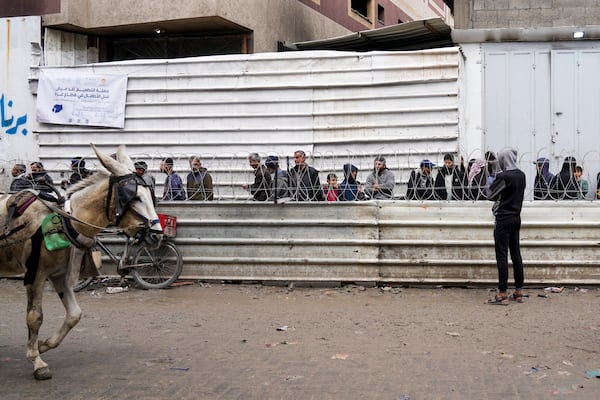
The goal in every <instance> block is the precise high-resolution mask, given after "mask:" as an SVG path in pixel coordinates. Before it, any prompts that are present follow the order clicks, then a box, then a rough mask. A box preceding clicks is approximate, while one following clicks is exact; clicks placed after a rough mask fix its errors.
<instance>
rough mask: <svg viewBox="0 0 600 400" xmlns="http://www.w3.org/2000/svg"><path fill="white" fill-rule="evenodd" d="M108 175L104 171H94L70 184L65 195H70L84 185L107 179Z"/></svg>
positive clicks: (83, 187)
mask: <svg viewBox="0 0 600 400" xmlns="http://www.w3.org/2000/svg"><path fill="white" fill-rule="evenodd" d="M109 176H110V175H109V174H108V173H107V172H105V171H96V172H94V173H93V174H92V175H90V176H88V177H87V178H85V179H83V180H81V181H79V182H77V183H76V184H74V185H72V186H71V187H70V188H69V189H68V190H67V197H71V195H72V194H73V193H75V192H79V191H80V190H82V189H85V188H86V187H89V186H92V185H95V184H96V183H98V182H100V181H102V180H104V179H107V178H108V177H109Z"/></svg>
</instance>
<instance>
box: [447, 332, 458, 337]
mask: <svg viewBox="0 0 600 400" xmlns="http://www.w3.org/2000/svg"><path fill="white" fill-rule="evenodd" d="M446 335H448V336H453V337H457V336H460V333H458V332H446Z"/></svg>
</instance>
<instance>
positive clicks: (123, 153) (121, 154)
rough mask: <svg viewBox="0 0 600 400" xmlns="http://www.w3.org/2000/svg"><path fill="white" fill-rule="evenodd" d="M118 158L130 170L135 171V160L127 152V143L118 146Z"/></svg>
mask: <svg viewBox="0 0 600 400" xmlns="http://www.w3.org/2000/svg"><path fill="white" fill-rule="evenodd" d="M117 160H119V162H120V163H121V164H123V165H125V166H126V167H127V168H128V169H129V172H135V166H134V165H133V160H132V159H131V158H130V157H129V155H128V154H127V149H125V145H124V144H121V145H119V147H118V148H117Z"/></svg>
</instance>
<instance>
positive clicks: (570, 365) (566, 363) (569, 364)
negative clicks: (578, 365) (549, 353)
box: [562, 360, 573, 367]
mask: <svg viewBox="0 0 600 400" xmlns="http://www.w3.org/2000/svg"><path fill="white" fill-rule="evenodd" d="M562 363H563V364H565V365H568V366H569V367H572V366H573V363H572V362H571V361H567V360H564V361H563V362H562Z"/></svg>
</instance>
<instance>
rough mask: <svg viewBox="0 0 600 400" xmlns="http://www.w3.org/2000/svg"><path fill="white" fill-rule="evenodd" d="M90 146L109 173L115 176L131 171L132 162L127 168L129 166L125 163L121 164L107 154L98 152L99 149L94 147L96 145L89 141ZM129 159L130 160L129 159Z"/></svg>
mask: <svg viewBox="0 0 600 400" xmlns="http://www.w3.org/2000/svg"><path fill="white" fill-rule="evenodd" d="M91 146H92V149H93V150H94V153H96V157H98V160H99V161H100V163H101V164H102V165H103V166H104V168H106V169H107V170H108V172H110V173H111V174H113V175H116V176H123V175H127V174H130V173H132V172H133V163H131V167H132V168H131V169H129V168H127V166H126V165H125V164H122V163H120V162H118V161H117V160H115V159H114V158H112V157H110V156H107V155H106V154H104V153H102V152H100V150H98V149H97V148H96V145H94V144H93V143H91ZM123 151H124V150H123ZM128 158H129V157H128ZM129 161H130V162H131V159H130V160H129Z"/></svg>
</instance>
